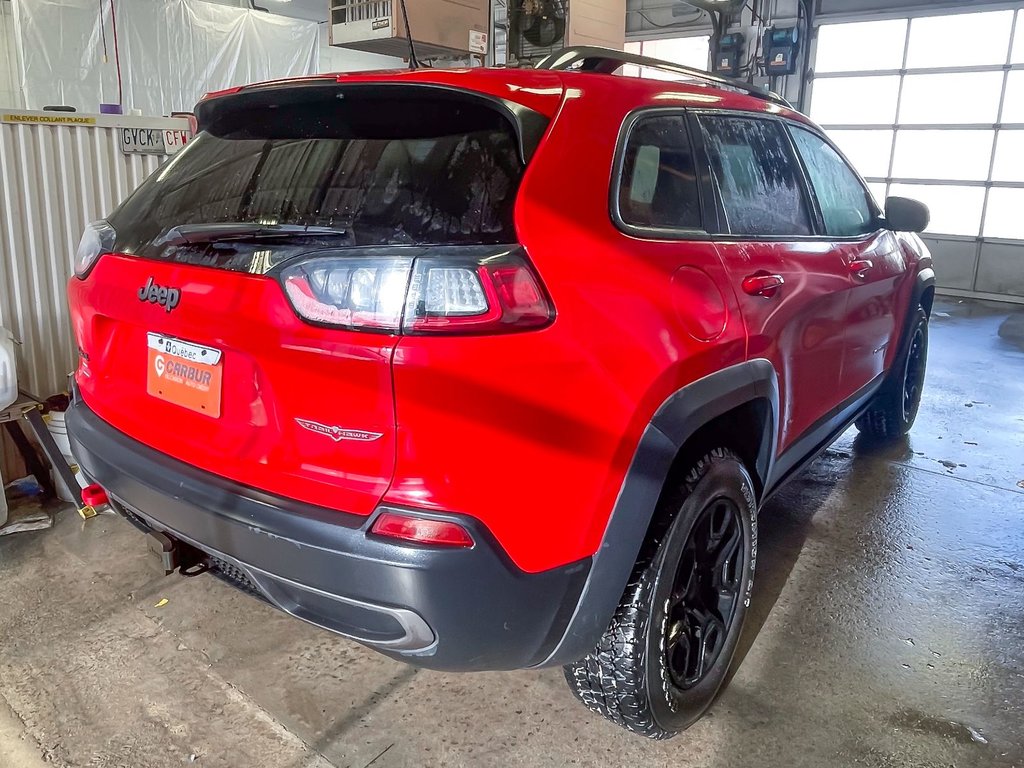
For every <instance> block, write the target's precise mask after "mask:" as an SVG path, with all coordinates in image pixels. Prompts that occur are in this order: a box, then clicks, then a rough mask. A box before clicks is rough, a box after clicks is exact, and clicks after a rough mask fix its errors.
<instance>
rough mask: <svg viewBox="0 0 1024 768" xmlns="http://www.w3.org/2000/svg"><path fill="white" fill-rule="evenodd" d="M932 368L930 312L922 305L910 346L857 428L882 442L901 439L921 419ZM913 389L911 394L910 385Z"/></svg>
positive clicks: (912, 325) (912, 323)
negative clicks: (929, 356) (923, 397)
mask: <svg viewBox="0 0 1024 768" xmlns="http://www.w3.org/2000/svg"><path fill="white" fill-rule="evenodd" d="M927 367H928V314H927V313H926V312H925V311H924V309H922V308H921V307H918V309H917V311H916V312H915V313H914V315H913V319H912V320H911V327H910V329H909V331H908V334H907V347H906V349H904V350H903V351H902V354H901V355H900V358H899V360H898V362H897V364H896V365H895V366H894V367H893V370H892V372H891V373H890V374H889V376H888V377H887V379H886V381H885V383H884V384H883V385H882V388H881V390H879V392H878V394H877V395H875V398H874V400H873V401H872V402H871V405H869V406H868V409H867V410H866V411H865V412H864V413H863V414H862V415H861V416H860V418H858V419H857V429H858V430H860V432H861V434H863V435H864V436H865V437H868V438H870V439H871V440H873V441H877V442H879V443H886V442H892V441H894V440H899V439H900V438H901V437H903V436H904V435H905V434H907V433H908V432H909V431H910V430H911V428H912V427H913V426H914V421H916V420H917V413H918V410H919V409H920V407H921V393H922V391H923V390H924V379H925V371H926V369H927ZM908 387H911V388H912V391H910V392H909V393H908V390H907V388H908Z"/></svg>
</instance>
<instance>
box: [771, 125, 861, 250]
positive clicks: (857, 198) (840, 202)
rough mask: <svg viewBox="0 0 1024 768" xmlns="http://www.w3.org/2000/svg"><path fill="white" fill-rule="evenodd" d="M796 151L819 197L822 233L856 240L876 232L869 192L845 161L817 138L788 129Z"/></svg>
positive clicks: (802, 130)
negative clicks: (823, 226)
mask: <svg viewBox="0 0 1024 768" xmlns="http://www.w3.org/2000/svg"><path fill="white" fill-rule="evenodd" d="M790 133H791V134H792V135H793V141H794V143H795V144H796V149H797V152H799V154H800V157H801V159H803V161H804V166H805V167H806V168H807V175H808V176H809V177H810V179H811V186H812V187H814V194H815V196H816V197H817V198H818V206H819V207H820V208H821V216H822V219H823V220H824V222H825V232H826V233H827V234H829V235H831V236H832V237H857V236H859V235H867V234H870V233H872V232H874V231H876V230H877V229H878V219H877V217H876V216H875V211H874V206H872V204H871V203H870V202H869V199H870V198H869V197H868V191H867V189H866V188H865V187H864V184H863V183H862V182H861V180H860V178H858V176H857V174H856V173H855V172H854V171H853V169H852V168H850V166H849V165H847V164H846V161H845V160H843V158H842V157H841V156H840V155H839V153H838V152H836V151H835V150H834V149H833V148H832V147H830V146H829V145H828V142H826V141H825V140H824V139H822V138H821V137H820V136H816V135H815V134H814V133H812V132H811V131H808V130H805V129H803V128H797V127H795V126H791V127H790Z"/></svg>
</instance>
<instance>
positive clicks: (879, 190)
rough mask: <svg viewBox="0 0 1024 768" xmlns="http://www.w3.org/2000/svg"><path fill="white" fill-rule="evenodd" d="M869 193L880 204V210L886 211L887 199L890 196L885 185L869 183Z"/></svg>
mask: <svg viewBox="0 0 1024 768" xmlns="http://www.w3.org/2000/svg"><path fill="white" fill-rule="evenodd" d="M868 191H869V192H870V193H871V196H872V197H873V198H875V202H876V203H878V209H879V210H885V198H886V197H887V196H888V193H887V192H886V189H885V184H880V183H872V182H868Z"/></svg>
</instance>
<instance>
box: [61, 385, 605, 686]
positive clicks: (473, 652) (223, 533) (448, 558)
mask: <svg viewBox="0 0 1024 768" xmlns="http://www.w3.org/2000/svg"><path fill="white" fill-rule="evenodd" d="M66 420H67V427H68V435H69V437H70V439H71V443H72V448H73V451H74V454H75V457H76V459H77V460H78V462H79V464H80V465H81V467H82V468H83V470H84V471H85V474H86V475H87V476H88V477H89V478H91V479H92V480H93V481H95V482H97V483H99V484H100V485H102V486H103V487H104V488H105V489H106V490H107V493H108V494H109V495H110V497H111V499H112V500H113V501H114V502H115V504H116V505H117V506H118V507H120V511H122V513H124V514H126V515H130V516H134V517H136V518H138V520H140V521H141V522H142V523H143V524H144V525H145V526H147V527H149V528H152V529H155V530H157V531H163V532H165V533H167V534H169V535H171V536H173V537H175V538H177V539H180V540H182V541H185V542H187V543H189V544H191V545H192V546H194V547H196V548H197V549H199V550H202V551H203V552H205V553H207V555H209V556H210V557H211V560H212V563H213V565H214V566H215V567H217V568H219V569H220V570H221V571H222V572H224V573H225V574H226V575H228V576H230V577H232V578H233V579H234V581H236V583H237V582H240V585H241V586H244V587H248V588H249V589H251V590H254V591H256V592H258V593H259V594H260V595H262V596H263V597H265V598H266V599H267V600H268V601H270V602H271V603H272V604H273V605H275V606H277V607H278V608H280V609H281V610H283V611H285V612H287V613H289V614H291V615H293V616H296V617H298V618H300V619H303V620H305V621H308V622H310V623H312V624H315V625H317V626H320V627H323V628H325V629H329V630H332V631H334V632H337V633H339V634H342V635H345V636H346V637H349V638H352V639H354V640H357V641H359V642H361V643H363V644H365V645H367V646H370V647H372V648H374V649H375V650H378V651H381V652H382V653H385V654H387V655H389V656H392V657H394V658H397V659H401V660H403V661H407V662H409V663H412V664H416V665H417V666H423V667H429V668H433V669H448V670H485V669H492V670H493V669H516V668H521V667H529V666H534V665H536V664H539V663H541V662H543V661H544V660H545V659H546V658H547V657H548V656H549V655H550V653H551V651H552V650H553V649H554V648H555V646H556V645H557V644H558V643H559V641H560V640H561V638H562V636H563V634H564V633H565V630H566V627H567V625H568V623H569V620H570V618H571V617H572V616H573V613H574V611H575V610H576V607H577V604H578V602H579V599H580V595H581V592H582V589H583V585H584V583H585V581H586V579H587V575H588V573H589V571H590V565H591V561H590V559H587V560H584V561H580V562H577V563H573V564H570V565H568V566H564V567H562V568H557V569H553V570H550V571H544V572H541V573H536V574H528V573H524V572H522V571H520V570H519V569H518V568H516V567H515V565H513V564H512V563H511V561H510V560H509V559H508V557H507V556H506V555H505V554H504V552H503V551H502V550H501V548H500V546H499V545H498V544H497V543H496V542H495V541H494V539H493V537H492V536H491V534H490V533H489V531H487V530H486V528H485V527H484V526H483V525H481V524H480V523H479V522H478V521H476V520H475V519H473V518H468V517H463V516H456V515H439V517H444V518H448V519H453V520H456V521H457V522H459V523H460V524H461V525H463V526H464V527H466V528H467V529H468V530H469V531H470V532H471V533H472V535H473V538H474V540H475V541H476V545H475V546H474V547H472V548H468V549H437V548H426V547H413V546H405V545H397V544H394V543H391V542H389V541H387V540H383V539H380V538H377V537H373V536H369V535H367V531H368V530H369V527H370V526H371V525H372V522H373V518H374V516H373V515H371V516H370V517H369V518H364V517H360V516H356V515H348V514H345V513H341V512H337V511H334V510H326V509H321V508H318V507H311V506H308V505H304V504H301V503H299V502H295V501H291V500H288V499H282V498H279V497H273V496H269V495H267V494H264V493H262V492H260V491H258V490H255V489H252V488H247V487H244V486H240V485H238V484H236V483H232V482H231V481H228V480H225V479H223V478H221V477H218V476H217V475H213V474H211V473H208V472H205V471H202V470H199V469H197V468H195V467H192V466H191V465H189V464H186V463H184V462H181V461H178V460H176V459H173V458H170V457H168V456H166V455H164V454H161V453H159V452H157V451H154V450H152V449H151V448H148V447H147V446H145V445H143V444H142V443H139V442H138V441H136V440H133V439H131V438H129V437H128V436H126V435H124V434H123V433H121V432H119V431H117V430H116V429H114V428H113V427H111V426H110V425H109V424H107V423H106V422H104V421H103V420H102V419H100V418H99V416H97V415H96V414H95V413H93V412H92V411H91V410H90V409H89V408H88V407H87V406H86V405H85V404H84V403H82V402H81V400H78V401H77V402H75V403H74V404H72V406H71V408H70V409H69V411H68V412H67V415H66ZM417 514H420V513H419V511H417Z"/></svg>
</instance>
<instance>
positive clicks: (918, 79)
mask: <svg viewBox="0 0 1024 768" xmlns="http://www.w3.org/2000/svg"><path fill="white" fill-rule="evenodd" d="M1002 90H1003V73H1002V72H969V73H962V74H953V75H907V78H906V80H905V82H904V84H903V101H902V103H901V106H900V122H901V123H911V124H913V123H994V122H995V121H996V116H997V114H998V113H999V97H1000V95H1001V94H1002Z"/></svg>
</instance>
